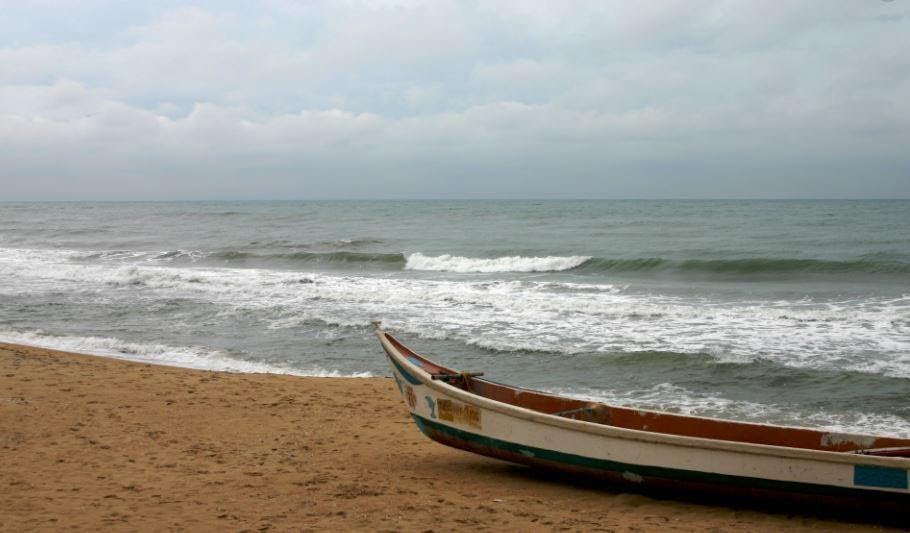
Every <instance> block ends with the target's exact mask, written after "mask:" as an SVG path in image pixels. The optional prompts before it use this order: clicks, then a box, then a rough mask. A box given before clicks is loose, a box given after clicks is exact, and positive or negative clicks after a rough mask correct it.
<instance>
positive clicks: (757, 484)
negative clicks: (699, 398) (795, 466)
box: [411, 413, 907, 497]
mask: <svg viewBox="0 0 910 533" xmlns="http://www.w3.org/2000/svg"><path fill="white" fill-rule="evenodd" d="M411 417H413V419H414V421H415V422H416V423H417V427H418V428H419V429H420V431H421V432H422V433H423V434H424V435H426V436H428V437H430V438H432V433H434V432H435V433H438V434H441V435H444V436H447V437H451V438H454V439H459V440H462V441H466V442H470V443H473V444H478V445H480V446H485V447H489V448H493V449H496V450H500V451H503V452H508V453H513V454H516V455H517V456H523V457H526V458H529V459H534V460H542V461H548V462H552V463H560V464H563V465H571V466H575V467H580V468H585V469H590V470H594V471H603V472H615V473H617V474H620V475H622V476H623V477H624V478H626V479H635V480H636V481H642V480H645V478H660V479H667V480H673V481H682V482H691V483H707V484H712V485H728V486H735V487H742V488H746V489H761V490H768V491H773V492H801V493H804V494H816V495H826V496H842V497H856V496H870V491H868V490H863V489H853V488H848V487H833V486H829V485H818V484H813V483H800V482H797V481H778V480H770V479H761V478H753V477H745V476H732V475H729V474H716V473H711V472H698V471H693V470H680V469H675V468H666V467H660V466H648V465H635V464H628V463H620V462H617V461H610V460H607V459H596V458H592V457H585V456H582V455H575V454H570V453H565V452H559V451H555V450H547V449H544V448H536V447H534V446H525V445H522V444H515V443H513V442H509V441H504V440H499V439H495V438H492V437H486V436H484V435H478V434H476V433H471V432H468V431H464V430H461V429H458V428H453V427H451V426H446V425H445V424H440V423H438V422H434V421H432V420H428V419H426V418H423V417H422V416H420V415H417V414H414V413H411ZM884 470H895V471H900V472H901V473H902V474H903V475H904V484H903V485H902V486H897V485H893V486H892V485H888V486H887V488H907V484H906V483H907V477H906V476H907V471H905V470H901V469H884ZM877 474H878V475H879V476H881V475H882V474H881V473H880V472H879V473H877ZM884 475H885V476H894V478H892V477H888V479H889V480H892V481H891V482H895V483H896V481H893V480H894V479H896V473H894V472H892V473H889V474H884ZM638 476H640V479H639V477H638ZM877 479H879V480H881V479H882V478H881V477H879V478H877ZM880 482H883V481H880ZM875 486H880V487H885V485H875ZM877 496H878V497H881V494H880V493H879V494H878V495H877Z"/></svg>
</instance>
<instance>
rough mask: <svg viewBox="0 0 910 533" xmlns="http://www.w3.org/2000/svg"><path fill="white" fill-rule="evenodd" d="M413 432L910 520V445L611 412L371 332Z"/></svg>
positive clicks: (638, 477) (537, 458)
mask: <svg viewBox="0 0 910 533" xmlns="http://www.w3.org/2000/svg"><path fill="white" fill-rule="evenodd" d="M375 325H376V333H377V335H378V337H379V341H380V343H381V344H382V347H383V349H384V350H385V352H386V354H387V355H388V358H389V360H390V361H391V365H392V375H393V377H394V378H395V382H396V384H397V386H398V389H399V391H400V392H401V393H402V395H403V396H404V399H405V402H406V403H407V406H408V409H409V410H410V413H411V416H412V418H413V419H414V421H415V422H416V423H417V427H418V428H419V429H420V431H422V432H423V433H424V434H425V435H426V436H427V437H429V438H431V439H433V440H435V441H437V442H440V443H442V444H446V445H448V446H452V447H455V448H460V449H462V450H467V451H471V452H474V453H478V454H481V455H486V456H490V457H496V458H499V459H504V460H507V461H512V462H516V463H523V464H529V465H536V466H544V467H549V468H556V469H559V470H564V471H570V472H575V473H583V474H588V475H593V476H596V477H598V478H604V479H606V480H609V481H612V482H619V483H630V484H634V485H641V486H646V487H650V486H654V487H663V488H673V489H678V488H680V487H683V488H685V489H686V490H687V491H689V490H690V489H697V490H699V491H705V490H709V491H712V492H716V491H717V490H718V489H720V490H721V491H722V492H723V493H724V494H738V495H743V494H746V495H749V496H755V495H758V496H762V497H765V496H772V497H773V498H775V499H778V498H779V497H780V496H784V498H785V499H787V500H793V501H803V500H804V499H806V498H810V499H812V500H823V501H827V502H829V503H838V504H839V503H841V502H849V503H851V504H855V503H861V504H863V505H866V504H874V506H875V507H878V506H882V507H884V508H886V509H891V510H893V509H898V510H901V509H902V510H903V511H899V512H907V511H908V510H910V490H908V471H910V439H901V438H891V437H879V436H871V435H859V434H846V433H838V432H831V431H820V430H816V429H808V428H798V427H783V426H774V425H768V424H756V423H746V422H735V421H728V420H717V419H711V418H703V417H697V416H684V415H679V414H673V413H664V412H657V411H648V410H642V409H632V408H627V407H617V406H611V405H606V404H602V403H596V402H589V401H584V400H578V399H573V398H566V397H561V396H555V395H552V394H547V393H543V392H538V391H533V390H527V389H522V388H518V387H511V386H508V385H503V384H500V383H495V382H493V381H489V380H486V379H483V378H481V377H479V376H480V374H471V373H461V372H457V371H455V370H452V369H450V368H446V367H443V366H440V365H438V364H436V363H434V362H432V361H430V360H428V359H426V358H424V357H421V356H420V355H418V354H417V353H415V352H414V351H412V350H411V349H409V348H407V347H406V346H404V345H403V344H402V343H400V342H399V341H398V340H396V339H395V338H394V337H392V336H391V335H389V334H387V333H385V332H384V331H383V330H382V328H381V327H380V323H379V322H378V321H377V322H375Z"/></svg>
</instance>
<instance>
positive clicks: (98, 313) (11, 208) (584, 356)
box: [0, 200, 910, 437]
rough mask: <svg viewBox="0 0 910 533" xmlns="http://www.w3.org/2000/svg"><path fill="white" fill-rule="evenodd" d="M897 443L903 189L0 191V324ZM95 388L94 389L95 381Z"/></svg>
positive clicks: (73, 346)
mask: <svg viewBox="0 0 910 533" xmlns="http://www.w3.org/2000/svg"><path fill="white" fill-rule="evenodd" d="M373 319H381V320H382V321H383V324H384V326H385V328H386V329H387V330H388V331H389V332H390V333H392V334H394V335H396V336H397V337H399V339H400V340H402V341H403V342H404V343H405V344H407V345H409V346H411V347H412V348H414V349H415V350H416V351H418V352H420V353H423V354H425V355H427V356H429V357H431V358H434V359H437V360H439V361H440V362H442V363H444V364H446V365H448V366H452V367H455V368H459V369H462V370H468V371H483V372H485V373H486V374H485V375H486V377H488V378H490V379H493V380H495V381H501V382H505V383H509V384H514V385H521V386H524V387H529V388H534V389H542V390H547V391H552V392H557V393H560V394H567V395H573V396H577V397H581V398H591V399H599V400H605V401H609V402H613V403H618V404H624V405H631V406H638V407H641V408H651V409H660V410H668V411H673V412H682V413H691V414H698V415H704V416H712V417H722V418H731V419H738V420H752V421H761V422H771V423H781V424H791V425H804V426H815V427H824V428H830V429H836V430H842V431H860V432H872V433H883V434H893V435H901V436H905V437H906V436H910V201H905V200H881V201H865V200H863V201H860V200H856V201H821V200H819V201H722V200H715V201H695V200H692V201H688V200H680V201H639V200H621V201H620V200H617V201H607V200H591V201H582V200H578V201H492V200H491V201H312V202H292V201H287V202H161V203H157V202H153V203H128V202H99V203H90V202H84V203H9V202H5V203H0V340H4V341H8V342H17V343H26V344H34V345H40V346H47V347H54V348H61V349H66V350H73V351H81V352H90V353H97V354H102V355H107V356H111V357H118V358H125V359H131V360H137V361H145V362H152V363H161V364H170V365H177V366H185V367H192V368H204V369H215V370H229V371H239V372H281V373H289V374H297V375H313V376H352V377H358V376H387V375H389V371H388V369H387V363H386V361H385V359H384V357H383V354H382V351H381V349H380V348H379V345H378V342H377V340H376V339H375V337H374V335H373V333H372V327H371V325H370V321H371V320H373ZM98 386H99V387H104V386H107V385H106V384H104V383H99V384H98Z"/></svg>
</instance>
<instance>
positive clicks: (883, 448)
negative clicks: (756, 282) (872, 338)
mask: <svg viewBox="0 0 910 533" xmlns="http://www.w3.org/2000/svg"><path fill="white" fill-rule="evenodd" d="M385 336H386V338H387V339H388V341H389V342H390V343H391V344H392V345H393V346H395V347H396V348H397V349H398V351H399V353H401V354H402V355H403V356H405V357H406V358H407V359H408V360H409V361H410V362H412V363H413V364H415V365H418V366H420V367H421V368H422V369H423V370H424V371H426V372H427V373H429V374H431V375H432V376H433V379H438V380H442V381H446V382H447V383H449V384H450V385H453V386H455V387H458V388H460V389H462V390H465V391H467V392H470V393H472V394H476V395H478V396H482V397H484V398H489V399H491V400H495V401H498V402H502V403H506V404H509V405H514V406H517V407H523V408H525V409H530V410H533V411H537V412H540V413H545V414H549V415H553V416H560V417H564V418H570V419H572V420H580V421H584V422H590V423H594V424H602V425H606V426H613V427H618V428H625V429H634V430H639V431H649V432H652V433H661V434H666V435H681V436H686V437H698V438H704V439H713V440H725V441H733V442H743V443H753V444H765V445H770V446H782V447H788V448H803V449H809V450H821V451H830V452H844V453H858V454H866V455H876V456H884V457H910V439H902V438H892V437H874V436H869V435H855V434H843V433H836V432H831V431H824V430H815V429H809V428H798V427H787V426H774V425H768V424H756V423H749V422H737V421H732V420H719V419H711V418H702V417H695V416H686V415H681V414H674V413H665V412H657V411H647V410H640V409H634V408H628V407H618V406H612V405H608V404H604V403H598V402H591V401H586V400H579V399H575V398H566V397H562V396H555V395H552V394H547V393H544V392H539V391H534V390H529V389H522V388H519V387H512V386H509V385H504V384H501V383H496V382H493V381H489V380H486V379H483V378H481V377H479V376H481V375H482V374H480V373H463V372H458V371H455V370H452V369H450V368H446V367H443V366H440V365H438V364H436V363H434V362H432V361H430V360H429V359H426V358H425V357H423V356H421V355H419V354H417V353H415V352H414V351H412V350H411V349H409V348H408V347H406V346H405V345H403V344H401V342H399V341H398V340H397V339H395V338H394V337H392V336H391V335H388V334H385Z"/></svg>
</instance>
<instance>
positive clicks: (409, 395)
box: [404, 385, 417, 409]
mask: <svg viewBox="0 0 910 533" xmlns="http://www.w3.org/2000/svg"><path fill="white" fill-rule="evenodd" d="M404 397H405V398H406V399H407V401H408V407H410V408H411V409H414V408H415V407H417V395H416V394H414V387H412V386H410V385H408V386H407V387H405V389H404Z"/></svg>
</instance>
